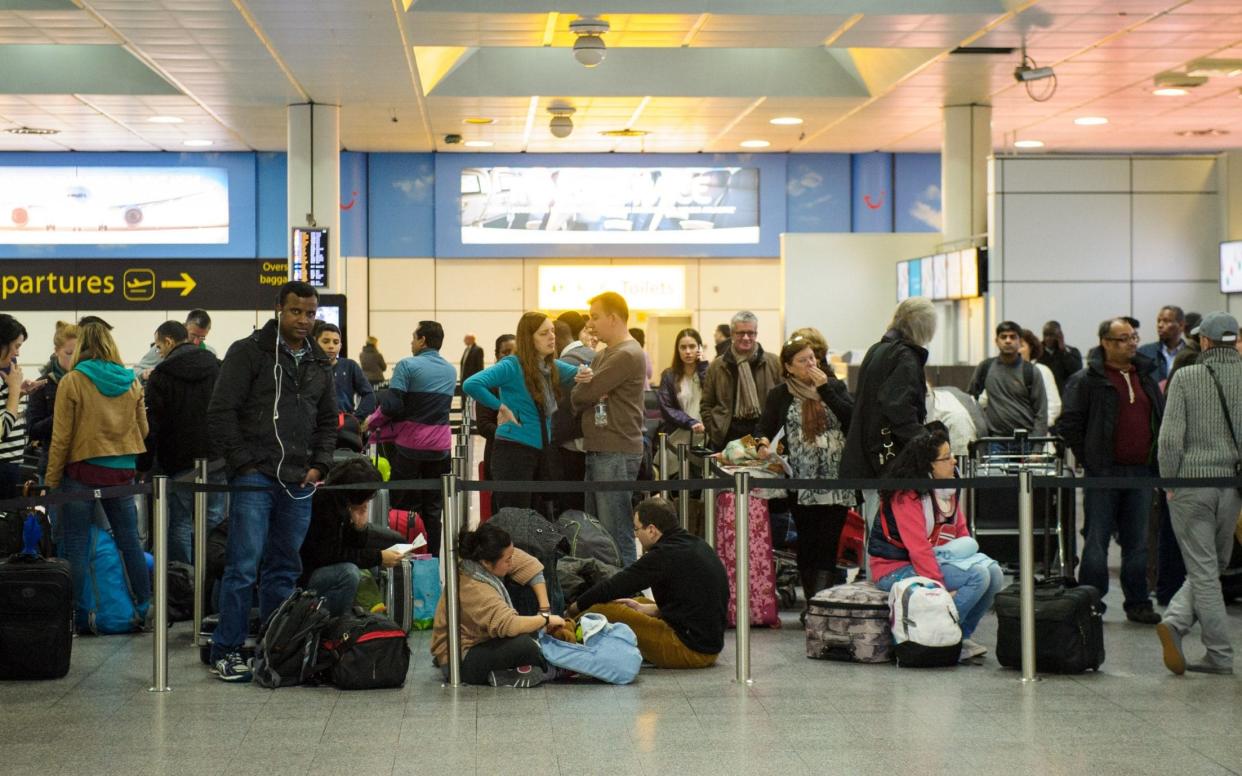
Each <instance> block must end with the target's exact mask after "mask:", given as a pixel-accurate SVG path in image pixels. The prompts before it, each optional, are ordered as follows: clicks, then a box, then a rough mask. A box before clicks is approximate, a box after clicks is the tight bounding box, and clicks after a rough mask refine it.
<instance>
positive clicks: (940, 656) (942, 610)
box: [888, 577, 962, 668]
mask: <svg viewBox="0 0 1242 776" xmlns="http://www.w3.org/2000/svg"><path fill="white" fill-rule="evenodd" d="M888 606H889V609H891V610H892V615H891V619H890V620H889V623H890V625H891V626H892V629H893V642H894V644H895V646H894V647H893V654H894V655H895V656H896V658H897V665H898V666H905V667H914V668H924V667H932V666H952V665H957V661H958V658H959V656H960V655H961V652H962V628H961V626H960V625H959V622H960V621H959V619H958V615H957V605H956V604H954V603H953V597H952V596H950V595H949V591H948V590H945V588H944V585H942V584H940V583H939V582H937V581H935V580H934V579H928V578H927V577H907V578H906V579H903V580H901V581H900V582H898V583H897V584H895V585H893V587H892V589H891V590H889V591H888Z"/></svg>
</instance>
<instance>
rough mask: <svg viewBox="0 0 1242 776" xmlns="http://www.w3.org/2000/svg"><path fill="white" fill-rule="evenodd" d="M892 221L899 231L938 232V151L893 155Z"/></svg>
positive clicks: (939, 212) (939, 211) (939, 220)
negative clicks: (893, 191) (934, 152)
mask: <svg viewBox="0 0 1242 776" xmlns="http://www.w3.org/2000/svg"><path fill="white" fill-rule="evenodd" d="M893 161H894V164H893V181H894V183H893V188H894V189H895V193H894V198H893V206H894V211H893V220H894V222H895V227H896V231H898V232H939V231H940V229H941V224H942V220H941V210H940V207H941V205H940V154H896V155H895V158H894V160H893Z"/></svg>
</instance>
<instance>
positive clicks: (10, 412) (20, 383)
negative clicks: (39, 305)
mask: <svg viewBox="0 0 1242 776" xmlns="http://www.w3.org/2000/svg"><path fill="white" fill-rule="evenodd" d="M26 337H27V334H26V327H25V326H22V325H21V323H20V322H18V320H17V319H16V318H14V317H13V316H11V315H8V314H6V313H0V499H6V498H13V497H14V496H16V495H17V485H18V483H19V482H20V480H21V462H22V455H23V454H24V453H25V452H26V407H27V404H28V403H29V399H28V398H27V396H26V393H27V391H28V389H29V385H28V384H27V383H26V382H25V379H24V378H23V376H22V368H21V367H20V366H18V365H17V356H18V354H20V353H21V350H22V343H23V342H25V341H26Z"/></svg>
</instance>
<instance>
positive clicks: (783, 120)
mask: <svg viewBox="0 0 1242 776" xmlns="http://www.w3.org/2000/svg"><path fill="white" fill-rule="evenodd" d="M768 123H769V124H775V125H776V126H778V127H796V126H797V125H799V124H801V123H802V119H800V118H798V117H797V116H777V117H776V118H774V119H771V120H769V121H768Z"/></svg>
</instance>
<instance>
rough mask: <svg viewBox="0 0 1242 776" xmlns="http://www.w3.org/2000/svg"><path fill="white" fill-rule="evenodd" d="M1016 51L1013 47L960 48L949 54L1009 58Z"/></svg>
mask: <svg viewBox="0 0 1242 776" xmlns="http://www.w3.org/2000/svg"><path fill="white" fill-rule="evenodd" d="M1016 50H1017V49H1015V48H1014V47H1013V46H958V47H957V48H955V49H953V50H952V51H950V52H949V53H950V54H972V55H975V56H1002V57H1007V56H1009V55H1010V54H1012V53H1013V52H1014V51H1016Z"/></svg>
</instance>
